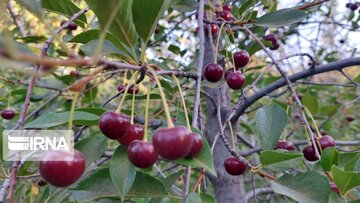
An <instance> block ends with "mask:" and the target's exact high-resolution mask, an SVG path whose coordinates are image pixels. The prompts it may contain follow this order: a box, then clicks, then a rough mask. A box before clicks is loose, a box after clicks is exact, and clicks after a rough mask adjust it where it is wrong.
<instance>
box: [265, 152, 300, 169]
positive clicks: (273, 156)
mask: <svg viewBox="0 0 360 203" xmlns="http://www.w3.org/2000/svg"><path fill="white" fill-rule="evenodd" d="M302 156H303V154H302V153H300V152H289V151H280V150H271V151H263V152H261V154H260V162H261V164H262V165H263V166H267V165H271V164H274V163H279V162H283V161H288V160H291V159H295V158H298V157H302Z"/></svg>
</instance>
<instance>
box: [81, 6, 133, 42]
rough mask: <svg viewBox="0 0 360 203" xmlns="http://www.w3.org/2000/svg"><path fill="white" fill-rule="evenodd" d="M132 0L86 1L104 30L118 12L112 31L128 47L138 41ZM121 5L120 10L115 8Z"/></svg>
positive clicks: (111, 27)
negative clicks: (114, 13) (109, 20)
mask: <svg viewBox="0 0 360 203" xmlns="http://www.w3.org/2000/svg"><path fill="white" fill-rule="evenodd" d="M132 2H133V1H132V0H107V1H98V0H86V3H87V4H88V6H89V7H90V9H91V10H92V11H94V13H95V15H96V16H97V17H98V19H99V23H100V26H101V28H102V30H103V29H104V27H105V25H106V24H107V22H108V19H110V16H111V15H112V13H113V12H116V16H115V19H114V20H113V22H112V23H111V25H110V29H109V30H110V32H111V33H112V34H114V35H116V36H118V37H119V39H120V41H121V42H123V43H124V44H126V45H127V46H128V47H133V46H134V44H135V43H136V39H137V34H136V30H135V26H134V23H133V20H132V9H131V8H132ZM118 6H119V10H118V11H115V8H117V7H118Z"/></svg>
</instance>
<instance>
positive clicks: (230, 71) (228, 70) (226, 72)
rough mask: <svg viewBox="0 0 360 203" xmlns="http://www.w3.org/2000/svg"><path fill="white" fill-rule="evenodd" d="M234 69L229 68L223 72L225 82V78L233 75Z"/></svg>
mask: <svg viewBox="0 0 360 203" xmlns="http://www.w3.org/2000/svg"><path fill="white" fill-rule="evenodd" d="M234 72H235V71H234V69H233V68H229V69H227V70H226V71H225V73H224V79H225V80H226V78H227V76H229V74H230V73H234Z"/></svg>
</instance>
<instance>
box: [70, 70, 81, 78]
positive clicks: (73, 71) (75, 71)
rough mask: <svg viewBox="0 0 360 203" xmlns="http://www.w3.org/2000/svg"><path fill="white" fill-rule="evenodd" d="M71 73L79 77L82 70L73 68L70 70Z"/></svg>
mask: <svg viewBox="0 0 360 203" xmlns="http://www.w3.org/2000/svg"><path fill="white" fill-rule="evenodd" d="M70 75H72V76H74V77H76V78H79V77H80V72H79V71H77V70H72V71H70Z"/></svg>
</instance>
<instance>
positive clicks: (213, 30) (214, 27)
mask: <svg viewBox="0 0 360 203" xmlns="http://www.w3.org/2000/svg"><path fill="white" fill-rule="evenodd" d="M206 30H207V29H206ZM210 30H211V35H216V34H217V33H218V32H219V26H218V25H216V24H211V25H210Z"/></svg>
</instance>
